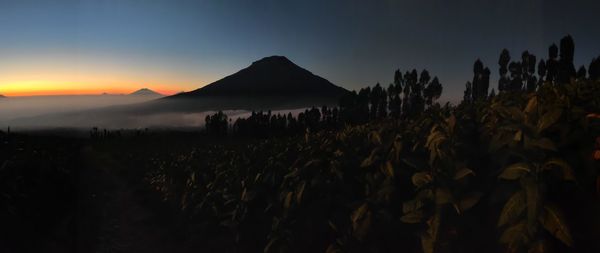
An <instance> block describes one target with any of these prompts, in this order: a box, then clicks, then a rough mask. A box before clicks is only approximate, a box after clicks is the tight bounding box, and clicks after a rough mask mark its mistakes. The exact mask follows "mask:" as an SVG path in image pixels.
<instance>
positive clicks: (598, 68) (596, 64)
mask: <svg viewBox="0 0 600 253" xmlns="http://www.w3.org/2000/svg"><path fill="white" fill-rule="evenodd" d="M588 78H589V79H590V80H598V79H600V57H598V58H594V59H592V62H590V65H589V67H588Z"/></svg>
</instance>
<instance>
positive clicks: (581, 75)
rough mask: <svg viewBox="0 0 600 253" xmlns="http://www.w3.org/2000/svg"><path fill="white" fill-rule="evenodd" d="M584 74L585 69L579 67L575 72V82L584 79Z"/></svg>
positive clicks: (585, 72)
mask: <svg viewBox="0 0 600 253" xmlns="http://www.w3.org/2000/svg"><path fill="white" fill-rule="evenodd" d="M586 74H587V70H585V67H584V66H583V65H582V66H581V67H579V70H577V80H583V79H585V75H586Z"/></svg>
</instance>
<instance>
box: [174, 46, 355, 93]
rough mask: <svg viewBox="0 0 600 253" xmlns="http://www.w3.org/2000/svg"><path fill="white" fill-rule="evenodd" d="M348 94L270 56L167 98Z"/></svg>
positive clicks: (291, 64) (288, 63)
mask: <svg viewBox="0 0 600 253" xmlns="http://www.w3.org/2000/svg"><path fill="white" fill-rule="evenodd" d="M345 92H347V90H346V89H344V88H341V87H339V86H336V85H334V84H332V83H331V82H329V81H327V80H326V79H324V78H322V77H320V76H317V75H314V74H313V73H311V72H310V71H308V70H306V69H304V68H301V67H300V66H298V65H296V64H295V63H293V62H292V61H290V60H289V59H288V58H286V57H284V56H270V57H265V58H263V59H261V60H258V61H255V62H253V63H252V65H250V66H249V67H247V68H245V69H242V70H240V71H238V72H237V73H235V74H232V75H230V76H227V77H225V78H223V79H221V80H218V81H216V82H213V83H211V84H208V85H206V86H204V87H202V88H200V89H197V90H194V91H190V92H184V93H181V94H177V95H173V96H171V97H168V98H167V99H179V98H203V97H222V96H226V97H273V96H276V97H290V98H305V97H327V98H331V99H334V100H337V98H338V97H339V96H341V95H342V94H344V93H345Z"/></svg>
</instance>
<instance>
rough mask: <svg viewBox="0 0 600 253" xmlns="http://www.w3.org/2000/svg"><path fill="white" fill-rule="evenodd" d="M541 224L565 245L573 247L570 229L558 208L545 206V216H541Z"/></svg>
mask: <svg viewBox="0 0 600 253" xmlns="http://www.w3.org/2000/svg"><path fill="white" fill-rule="evenodd" d="M540 222H541V223H542V226H543V227H544V228H545V229H546V230H548V232H550V234H552V235H553V236H554V237H556V238H558V239H559V240H561V241H562V242H563V243H564V244H566V245H568V246H572V245H573V238H572V237H571V233H570V232H569V228H568V227H567V224H566V223H565V219H564V218H563V215H562V213H561V212H560V210H558V208H556V207H554V206H550V205H546V206H544V212H543V215H541V216H540Z"/></svg>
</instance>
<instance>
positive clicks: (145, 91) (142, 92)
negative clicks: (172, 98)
mask: <svg viewBox="0 0 600 253" xmlns="http://www.w3.org/2000/svg"><path fill="white" fill-rule="evenodd" d="M129 95H130V96H162V94H160V93H158V92H156V91H153V90H151V89H148V88H141V89H139V90H137V91H135V92H133V93H131V94H129Z"/></svg>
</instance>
